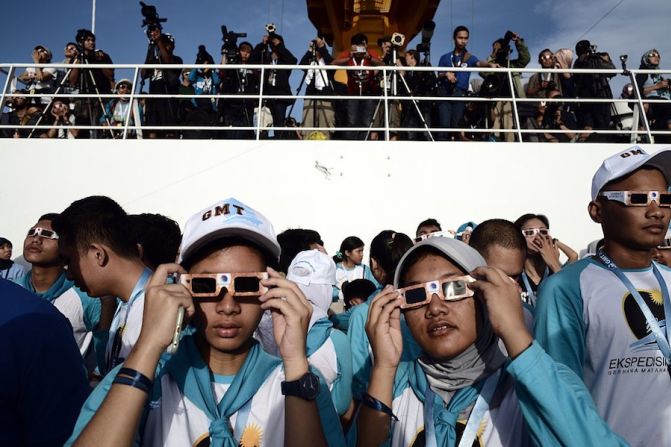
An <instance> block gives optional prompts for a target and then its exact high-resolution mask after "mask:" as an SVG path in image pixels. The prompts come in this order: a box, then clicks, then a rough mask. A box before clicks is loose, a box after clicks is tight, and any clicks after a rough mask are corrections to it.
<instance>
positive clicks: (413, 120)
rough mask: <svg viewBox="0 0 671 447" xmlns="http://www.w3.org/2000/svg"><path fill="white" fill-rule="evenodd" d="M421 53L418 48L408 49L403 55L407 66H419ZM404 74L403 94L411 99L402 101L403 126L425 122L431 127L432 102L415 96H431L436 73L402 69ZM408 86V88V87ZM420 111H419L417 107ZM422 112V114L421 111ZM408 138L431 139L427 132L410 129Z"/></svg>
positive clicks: (419, 125) (417, 125)
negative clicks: (420, 99) (419, 99)
mask: <svg viewBox="0 0 671 447" xmlns="http://www.w3.org/2000/svg"><path fill="white" fill-rule="evenodd" d="M419 57H420V56H419V53H418V52H417V51H416V50H408V51H406V52H405V55H404V56H403V60H404V62H405V66H406V67H411V68H412V67H417V65H418V64H419ZM399 74H400V76H403V80H405V82H404V83H402V87H403V88H402V89H401V92H402V93H401V96H405V97H407V96H410V99H403V100H402V101H401V109H402V117H403V118H402V121H401V123H402V126H403V127H405V128H413V127H415V128H416V127H423V126H424V123H423V122H422V119H423V120H424V122H426V124H427V126H428V127H429V128H431V103H430V102H428V101H417V100H415V99H414V98H417V97H422V96H431V95H430V93H431V89H432V88H433V86H434V85H435V84H436V75H435V74H434V73H433V72H430V71H401V72H400V73H399ZM406 87H407V88H406ZM415 104H417V107H418V108H419V112H418V111H417V107H415ZM420 112H421V116H420V115H419V113H420ZM405 139H407V140H429V139H430V138H429V136H428V134H427V133H426V132H413V131H408V132H407V135H406V137H405Z"/></svg>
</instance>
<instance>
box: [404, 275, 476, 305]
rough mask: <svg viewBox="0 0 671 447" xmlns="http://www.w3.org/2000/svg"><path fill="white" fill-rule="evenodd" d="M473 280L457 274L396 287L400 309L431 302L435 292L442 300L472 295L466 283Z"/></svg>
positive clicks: (458, 298)
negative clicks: (399, 298) (447, 277)
mask: <svg viewBox="0 0 671 447" xmlns="http://www.w3.org/2000/svg"><path fill="white" fill-rule="evenodd" d="M472 282H475V279H473V278H472V277H470V276H457V277H455V278H450V279H447V280H442V281H441V280H434V281H429V282H425V283H422V284H417V285H414V286H410V287H404V288H402V289H398V290H397V292H398V293H400V294H401V298H402V299H403V303H402V304H401V309H413V308H415V307H421V306H424V305H426V304H429V303H430V302H431V297H432V296H433V295H434V294H435V295H438V297H439V298H440V299H441V300H443V301H459V300H463V299H465V298H470V297H472V296H473V294H474V293H473V291H472V290H471V289H469V288H468V284H469V283H472Z"/></svg>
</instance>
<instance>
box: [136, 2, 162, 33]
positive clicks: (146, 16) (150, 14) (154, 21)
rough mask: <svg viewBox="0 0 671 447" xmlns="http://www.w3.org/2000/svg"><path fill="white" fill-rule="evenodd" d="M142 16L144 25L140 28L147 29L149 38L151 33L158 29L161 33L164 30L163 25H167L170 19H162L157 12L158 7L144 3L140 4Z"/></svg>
mask: <svg viewBox="0 0 671 447" xmlns="http://www.w3.org/2000/svg"><path fill="white" fill-rule="evenodd" d="M140 14H142V17H143V19H142V25H140V27H145V26H146V27H147V36H149V33H150V32H151V31H152V30H154V29H156V28H158V30H159V31H162V30H163V26H162V25H161V23H165V22H167V21H168V19H165V18H161V17H160V16H159V15H158V12H157V11H156V6H153V5H147V4H146V3H144V2H140Z"/></svg>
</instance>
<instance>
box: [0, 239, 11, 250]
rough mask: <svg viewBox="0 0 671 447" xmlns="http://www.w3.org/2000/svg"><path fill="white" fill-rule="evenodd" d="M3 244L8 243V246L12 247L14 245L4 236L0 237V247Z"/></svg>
mask: <svg viewBox="0 0 671 447" xmlns="http://www.w3.org/2000/svg"><path fill="white" fill-rule="evenodd" d="M4 245H9V248H14V246H13V245H12V241H10V240H9V239H7V238H6V237H0V247H2V246H4Z"/></svg>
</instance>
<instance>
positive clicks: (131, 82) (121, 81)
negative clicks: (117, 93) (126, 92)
mask: <svg viewBox="0 0 671 447" xmlns="http://www.w3.org/2000/svg"><path fill="white" fill-rule="evenodd" d="M121 84H126V85H128V86H129V87H130V88H133V81H131V80H130V79H126V78H124V79H119V81H118V82H117V83H116V84H115V85H114V88H115V89H116V90H118V89H119V86H120V85H121Z"/></svg>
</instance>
